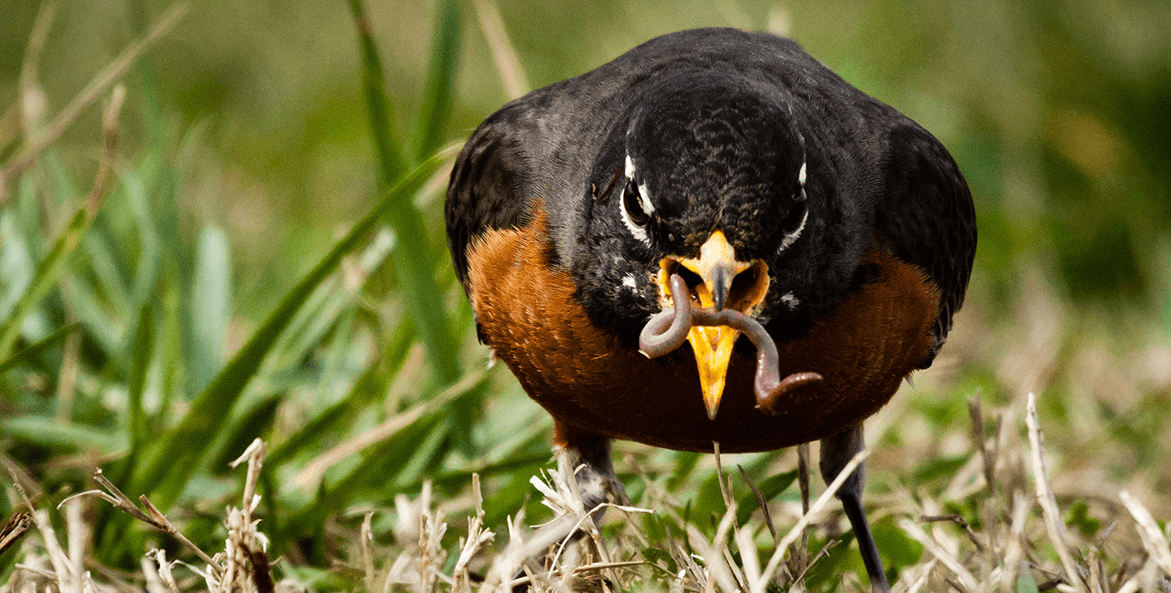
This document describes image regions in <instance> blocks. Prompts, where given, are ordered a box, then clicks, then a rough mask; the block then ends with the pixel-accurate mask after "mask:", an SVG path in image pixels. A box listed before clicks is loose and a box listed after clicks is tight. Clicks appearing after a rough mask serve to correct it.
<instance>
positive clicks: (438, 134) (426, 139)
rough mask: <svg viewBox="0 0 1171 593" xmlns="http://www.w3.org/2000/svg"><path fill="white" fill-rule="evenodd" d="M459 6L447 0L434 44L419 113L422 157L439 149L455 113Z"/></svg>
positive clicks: (419, 141)
mask: <svg viewBox="0 0 1171 593" xmlns="http://www.w3.org/2000/svg"><path fill="white" fill-rule="evenodd" d="M459 25H460V22H459V5H458V4H457V3H456V1H455V0H443V4H442V6H441V7H440V12H439V22H438V23H437V25H436V31H435V35H434V39H435V44H434V45H433V46H432V47H431V65H430V69H429V71H428V73H427V86H426V89H425V94H424V95H423V96H424V99H423V111H422V113H420V114H419V119H418V121H419V130H418V131H417V132H416V133H415V140H416V142H417V143H418V145H417V146H416V148H415V154H417V155H419V157H420V158H422V157H423V156H424V155H428V154H431V153H432V152H433V151H435V149H437V148H439V145H440V143H441V142H442V141H443V136H442V134H443V126H444V124H446V123H447V116H448V114H449V113H450V112H451V103H452V96H453V90H452V89H453V86H454V82H455V72H456V69H457V68H458V66H459V37H460V26H459Z"/></svg>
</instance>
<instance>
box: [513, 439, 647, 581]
mask: <svg viewBox="0 0 1171 593" xmlns="http://www.w3.org/2000/svg"><path fill="white" fill-rule="evenodd" d="M554 430H555V432H554V435H553V441H554V442H555V443H556V444H557V446H559V447H561V448H563V449H564V450H565V452H566V453H567V456H568V458H569V459H568V462H569V468H570V471H572V472H574V478H575V481H576V482H577V490H578V493H579V494H580V495H581V502H582V506H583V507H584V508H585V510H586V511H587V512H588V511H591V510H593V512H592V513H590V517H591V518H592V519H593V521H594V523H595V524H598V523H599V522H600V521H601V519H602V514H603V513H604V512H605V511H606V508H605V507H601V508H597V507H598V506H599V505H601V504H603V503H616V504H625V503H627V502H628V501H627V498H626V489H625V488H623V487H622V482H619V481H618V476H615V475H614V466H613V464H612V463H611V462H610V439H608V438H606V437H603V436H601V435H598V434H594V433H592V432H588V431H581V430H577V429H575V428H571V427H569V426H567V425H565V424H564V423H562V422H560V421H558V420H554ZM594 509H596V510H594ZM572 519H573V518H572V517H570V521H569V522H567V523H565V524H564V525H563V526H564V530H563V531H560V532H557V531H554V532H552V533H548V534H545V536H544V537H545V538H547V541H548V542H549V543H550V544H551V547H550V548H549V550H548V553H541V554H540V555H538V556H534V557H532V558H529V560H528V561H526V563H527V564H528V565H529V566H534V565H544V564H545V561H544V559H546V558H548V557H551V556H550V554H551V553H554V552H556V551H557V550H558V549H559V548H560V547H561V544H560V543H558V542H562V541H563V540H566V539H567V538H568V539H569V540H571V541H578V540H580V539H581V538H582V537H583V536H584V535H585V533H584V532H583V531H582V530H581V529H578V528H575V527H574V523H575V521H573V520H572ZM523 576H525V570H524V568H521V569H520V570H518V571H517V573H516V574H515V575H513V579H519V578H521V577H523ZM528 589H529V587H528V585H524V586H520V587H517V588H515V589H514V592H519V591H527V590H528Z"/></svg>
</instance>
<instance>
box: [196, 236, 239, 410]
mask: <svg viewBox="0 0 1171 593" xmlns="http://www.w3.org/2000/svg"><path fill="white" fill-rule="evenodd" d="M195 252H196V253H195V271H194V274H195V277H194V279H193V280H192V282H191V341H190V345H191V346H190V351H189V352H188V359H187V370H188V373H189V378H188V383H187V385H188V392H189V393H199V392H200V391H202V390H203V389H204V388H205V387H207V385H208V383H210V382H211V380H212V378H214V377H215V375H216V373H217V372H219V370H220V368H221V367H222V366H223V360H224V358H223V357H224V340H225V339H226V337H227V335H228V321H229V320H230V319H231V311H232V257H231V247H230V245H229V244H228V237H227V235H225V234H224V232H223V231H222V230H220V229H217V228H214V227H208V228H206V229H204V230H203V232H201V233H200V234H199V239H198V242H197V243H196V246H195Z"/></svg>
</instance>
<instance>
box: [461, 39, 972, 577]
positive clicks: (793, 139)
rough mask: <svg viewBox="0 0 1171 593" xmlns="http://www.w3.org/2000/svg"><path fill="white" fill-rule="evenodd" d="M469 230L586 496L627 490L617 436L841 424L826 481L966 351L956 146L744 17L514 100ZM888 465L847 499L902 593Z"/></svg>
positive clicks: (966, 258)
mask: <svg viewBox="0 0 1171 593" xmlns="http://www.w3.org/2000/svg"><path fill="white" fill-rule="evenodd" d="M446 224H447V233H448V238H449V246H450V248H451V254H452V259H453V260H454V265H455V270H456V274H457V276H458V277H459V280H460V282H461V283H462V284H463V287H464V289H465V291H466V292H467V296H468V299H469V300H470V301H471V305H472V308H473V310H474V311H475V314H476V322H477V331H478V335H479V337H480V339H481V341H482V342H484V343H485V344H487V345H488V346H489V347H491V348H492V349H493V350H494V351H495V353H496V355H497V356H498V357H499V358H500V359H501V360H503V361H504V362H505V363H506V364H507V365H508V367H509V368H510V369H511V370H512V372H513V373H514V374H515V375H516V377H517V379H518V380H519V381H520V383H521V385H522V386H523V387H524V389H525V391H526V392H527V393H528V394H529V396H530V397H532V399H534V400H536V401H537V403H539V404H540V405H541V406H543V407H544V408H545V409H546V410H547V411H548V412H549V414H550V415H552V417H553V419H554V426H555V434H554V441H555V443H556V444H557V445H559V446H561V447H564V448H565V449H567V450H568V452H569V453H570V457H571V460H572V461H573V463H574V465H575V467H579V468H580V469H579V471H578V473H577V480H578V482H579V485H580V486H581V491H582V493H583V499H584V502H585V503H586V505H587V508H591V507H593V506H595V505H597V504H600V503H602V502H606V501H614V500H621V499H622V498H624V496H625V495H624V490H623V488H622V485H621V484H620V483H619V481H618V479H617V478H616V477H615V475H614V470H613V468H612V466H611V461H610V442H611V440H612V439H624V440H631V441H637V442H640V443H646V444H649V445H654V446H658V447H665V448H670V449H676V450H684V451H704V452H710V451H712V450H713V448H714V445H713V443H718V444H719V445H718V446H719V449H720V450H721V451H723V452H748V451H769V450H775V449H779V448H783V447H788V446H792V445H798V444H802V443H807V442H810V441H813V440H818V439H820V441H821V459H820V464H819V466H820V470H821V474H822V477H823V479H825V481H826V482H827V483H828V482H829V481H831V480H832V479H834V478H835V477H836V476H837V474H838V473H839V472H840V471H841V470H842V469H843V468H844V467H845V465H846V464H847V462H848V461H849V460H850V459H851V458H852V457H853V456H854V454H855V453H856V452H858V451H860V450H861V449H862V448H863V435H862V422H863V421H864V420H865V419H866V418H867V417H869V416H870V415H872V414H874V413H875V412H876V411H877V410H878V409H879V408H881V407H882V406H883V405H885V404H886V403H887V401H889V400H890V398H891V397H892V396H893V395H894V393H895V391H896V390H897V389H898V386H899V384H900V382H901V381H902V380H903V379H904V378H907V377H908V376H909V375H910V374H911V373H912V372H913V371H915V370H917V369H925V368H927V367H928V366H930V364H931V362H932V360H933V359H934V358H935V355H936V353H937V352H938V351H939V349H940V347H941V346H943V343H944V340H945V339H946V337H947V334H948V331H949V330H950V329H951V325H952V315H953V314H954V313H955V312H956V311H957V310H958V309H959V308H960V305H961V304H962V302H963V299H964V292H965V290H966V288H967V284H968V278H969V275H970V273H971V269H972V260H973V257H974V255H975V249H976V226H975V212H974V209H973V205H972V198H971V194H970V192H969V190H968V187H967V184H966V182H965V181H964V178H963V176H962V175H961V174H960V171H959V169H958V168H957V166H956V164H955V162H954V161H953V160H952V158H951V156H950V155H949V154H948V152H947V150H946V149H945V148H944V147H943V146H942V145H941V144H940V142H939V141H938V140H936V139H935V138H934V137H933V136H932V135H931V134H930V133H928V132H927V131H926V130H924V129H923V128H922V127H920V126H919V125H918V124H916V123H915V122H914V121H911V120H910V119H909V118H907V117H906V116H904V115H902V114H901V113H899V112H898V111H896V110H894V109H893V108H891V107H889V106H888V105H886V104H884V103H882V102H880V101H878V100H876V99H874V98H872V97H869V96H867V95H866V94H864V93H862V92H861V91H859V90H858V89H856V88H854V87H853V86H851V85H850V84H848V83H847V82H845V81H844V80H842V79H841V78H840V77H838V76H837V75H836V74H834V73H833V72H832V71H830V70H829V69H828V68H827V67H826V66H825V65H823V64H822V63H820V62H818V61H817V60H815V59H814V58H812V57H810V56H809V55H808V54H806V53H805V52H804V51H803V50H802V49H801V48H800V46H799V45H798V44H796V43H795V42H793V41H790V40H788V39H784V38H780V37H776V36H773V35H769V34H764V33H748V32H743V31H739V30H734V29H698V30H692V31H683V32H679V33H673V34H670V35H664V36H662V37H658V38H656V39H652V40H651V41H648V42H646V43H644V44H642V45H640V46H638V47H636V48H634V49H633V50H631V51H629V52H627V53H626V54H624V55H622V56H620V57H618V58H617V59H615V60H614V61H612V62H610V63H608V64H606V65H604V66H601V67H600V68H597V69H596V70H593V71H591V72H588V73H586V74H583V75H581V76H578V77H576V78H571V79H568V80H564V81H562V82H559V83H556V84H553V85H551V86H548V87H545V88H543V89H539V90H536V91H533V92H531V93H529V94H528V95H526V96H524V97H521V98H520V99H517V100H515V101H512V102H511V103H509V104H507V105H505V106H504V107H502V108H501V109H500V110H499V111H497V112H496V113H494V114H493V115H492V116H491V117H489V118H488V119H486V120H485V121H484V122H483V123H482V124H481V125H480V126H479V127H478V128H477V129H476V131H475V133H473V134H472V136H471V138H470V139H469V140H468V142H467V144H466V145H465V146H464V148H463V151H462V152H461V153H460V156H459V159H458V161H457V162H456V164H455V168H454V170H453V171H452V175H451V183H450V185H449V186H448V190H447V203H446ZM663 319H666V321H662V320H663ZM660 321H661V322H660ZM667 322H670V325H671V327H670V328H667V329H664V326H665V325H666V324H667ZM664 341H665V342H669V343H666V345H664V344H665V342H664ZM770 347H771V348H773V354H772V359H771V361H768V362H767V363H766V362H765V361H763V359H764V358H765V356H764V355H763V353H764V352H765V350H767V349H768V348H770ZM758 354H760V355H761V356H760V358H761V359H762V362H760V363H758V361H757V358H758ZM652 356H653V357H652ZM764 375H770V376H772V380H771V382H769V381H764V382H763V383H762V381H761V380H760V376H764ZM762 385H763V387H762ZM864 480H865V478H864V469H863V467H861V466H859V467H858V468H857V469H856V470H855V471H854V473H853V474H852V475H851V476H849V478H847V480H846V482H845V485H844V486H843V487H842V488H841V489H840V490H839V491H838V493H837V497H838V498H839V499H840V501H841V503H842V506H843V508H844V510H845V513H846V516H847V517H848V518H849V521H850V524H851V526H852V527H853V529H854V532H855V535H856V539H857V541H858V545H859V548H860V551H861V554H862V558H863V561H864V563H865V566H866V571H867V573H868V575H869V578H870V581H871V584H872V586H873V589H874V590H875V591H888V590H889V586H888V584H887V579H886V575H885V573H884V571H883V567H882V561H881V559H880V558H879V554H878V550H877V548H876V546H875V544H874V540H873V538H872V537H871V534H870V528H869V525H868V524H867V521H866V515H865V512H864V510H863V508H862V503H861V496H862V490H863V484H864Z"/></svg>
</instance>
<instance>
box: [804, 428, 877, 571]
mask: <svg viewBox="0 0 1171 593" xmlns="http://www.w3.org/2000/svg"><path fill="white" fill-rule="evenodd" d="M864 446H865V442H864V441H863V438H862V425H861V424H857V425H855V426H854V427H853V428H851V429H849V430H847V431H845V432H843V433H841V434H837V435H834V436H832V437H826V438H824V439H821V462H820V466H821V477H822V479H823V480H825V483H826V484H829V483H830V482H832V481H833V480H834V478H836V477H837V475H838V474H839V473H840V472H841V471H842V468H844V467H845V466H846V464H848V463H849V462H850V460H851V459H853V458H854V455H855V454H857V453H858V452H859V451H861V450H862V448H863V447H864ZM865 485H866V467H865V465H863V464H859V465H858V467H857V468H856V469H855V470H854V473H853V474H851V475H850V477H849V478H846V481H845V482H844V483H843V484H842V487H841V488H840V489H838V492H837V497H838V500H840V501H842V509H843V510H845V511H846V517H847V518H849V519H850V526H851V527H853V528H854V537H855V539H857V540H858V549H859V551H861V552H862V562H863V563H864V564H865V565H866V574H867V575H868V576H869V577H870V586H871V588H872V589H873V590H874V593H889V591H890V585H889V584H888V583H887V582H886V573H885V572H883V570H882V559H881V558H879V557H878V547H877V546H876V545H874V537H873V536H872V535H871V534H870V524H869V523H867V522H866V511H864V510H862V489H863V488H864V487H865Z"/></svg>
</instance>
